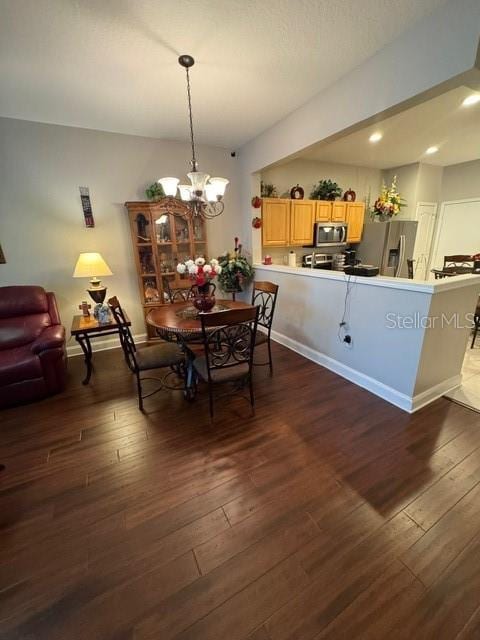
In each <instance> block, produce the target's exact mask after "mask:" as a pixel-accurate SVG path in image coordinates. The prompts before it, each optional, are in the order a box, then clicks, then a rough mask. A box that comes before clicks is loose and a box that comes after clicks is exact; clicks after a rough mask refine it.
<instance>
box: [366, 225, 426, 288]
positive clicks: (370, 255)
mask: <svg viewBox="0 0 480 640" xmlns="http://www.w3.org/2000/svg"><path fill="white" fill-rule="evenodd" d="M417 225H418V223H417V222H416V221H415V220H390V221H389V222H367V223H365V226H364V228H363V236H362V241H361V242H360V244H358V245H357V256H356V257H357V258H358V259H359V260H360V262H363V263H365V264H370V265H378V266H379V269H380V274H381V275H382V276H390V277H394V278H408V268H407V259H408V258H412V257H413V249H414V246H415V238H416V235H417Z"/></svg>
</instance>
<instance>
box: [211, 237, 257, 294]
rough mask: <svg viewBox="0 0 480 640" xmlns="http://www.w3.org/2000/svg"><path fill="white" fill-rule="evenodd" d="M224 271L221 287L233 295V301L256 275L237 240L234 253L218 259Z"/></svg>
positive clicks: (222, 272) (221, 274)
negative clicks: (243, 286)
mask: <svg viewBox="0 0 480 640" xmlns="http://www.w3.org/2000/svg"><path fill="white" fill-rule="evenodd" d="M218 262H219V266H220V267H222V271H221V273H220V275H219V276H218V281H219V283H220V286H221V287H222V289H223V290H224V291H226V292H227V293H231V294H232V298H233V300H235V296H236V294H237V293H240V292H241V291H243V289H242V285H244V284H245V283H248V282H249V281H250V280H251V279H252V278H253V274H254V269H253V267H252V265H251V264H250V262H249V261H248V260H247V258H246V257H245V256H243V255H242V245H241V244H240V243H239V241H238V238H235V248H234V250H233V253H229V252H228V253H224V254H223V256H220V257H219V258H218Z"/></svg>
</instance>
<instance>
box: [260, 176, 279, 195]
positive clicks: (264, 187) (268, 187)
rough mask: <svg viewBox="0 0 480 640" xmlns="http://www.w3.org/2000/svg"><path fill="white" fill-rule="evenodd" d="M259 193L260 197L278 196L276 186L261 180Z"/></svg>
mask: <svg viewBox="0 0 480 640" xmlns="http://www.w3.org/2000/svg"><path fill="white" fill-rule="evenodd" d="M260 195H261V197H262V198H278V193H277V187H276V186H275V185H274V184H268V183H265V182H263V180H262V182H260Z"/></svg>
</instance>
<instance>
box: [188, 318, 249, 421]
mask: <svg viewBox="0 0 480 640" xmlns="http://www.w3.org/2000/svg"><path fill="white" fill-rule="evenodd" d="M258 317H259V308H258V307H246V308H243V309H229V310H227V311H217V312H213V313H201V314H200V320H201V324H202V337H203V346H204V355H203V356H199V357H197V358H195V360H194V361H193V368H194V370H195V373H196V374H197V376H198V377H199V378H200V379H201V380H202V381H203V382H206V383H207V385H208V395H209V404H210V418H212V419H213V403H214V402H213V401H214V397H213V391H214V387H215V386H216V385H221V384H226V383H232V384H236V385H239V387H243V386H244V385H245V384H248V386H249V390H250V404H251V405H252V410H253V409H254V406H255V397H254V394H253V379H252V366H253V353H254V350H255V336H256V333H257V323H258Z"/></svg>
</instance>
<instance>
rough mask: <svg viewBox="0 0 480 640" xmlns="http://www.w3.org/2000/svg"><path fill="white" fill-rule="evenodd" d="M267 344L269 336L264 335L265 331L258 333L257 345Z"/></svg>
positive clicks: (256, 337) (256, 336)
mask: <svg viewBox="0 0 480 640" xmlns="http://www.w3.org/2000/svg"><path fill="white" fill-rule="evenodd" d="M265 342H268V335H267V334H266V333H263V331H257V333H256V335H255V344H256V345H257V344H265Z"/></svg>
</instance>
